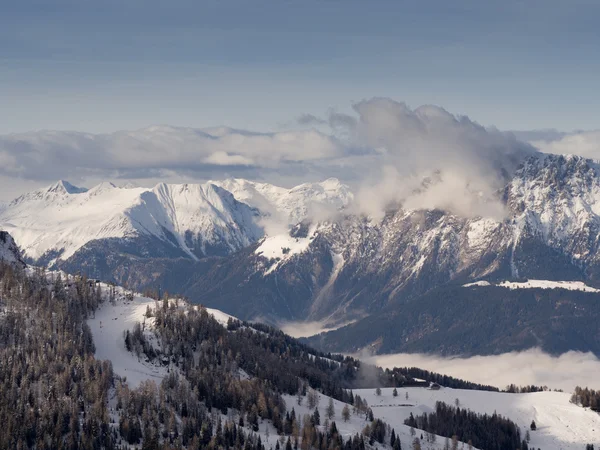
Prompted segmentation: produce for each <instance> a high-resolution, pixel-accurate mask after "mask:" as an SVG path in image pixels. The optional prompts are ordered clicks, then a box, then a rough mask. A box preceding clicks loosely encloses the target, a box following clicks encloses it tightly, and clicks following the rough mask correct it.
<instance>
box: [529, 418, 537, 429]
mask: <svg viewBox="0 0 600 450" xmlns="http://www.w3.org/2000/svg"><path fill="white" fill-rule="evenodd" d="M529 428H531V431H535V430H537V425H536V424H535V420H532V421H531V425H530V426H529Z"/></svg>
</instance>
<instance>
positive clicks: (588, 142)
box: [531, 130, 600, 160]
mask: <svg viewBox="0 0 600 450" xmlns="http://www.w3.org/2000/svg"><path fill="white" fill-rule="evenodd" d="M536 137H537V136H536ZM531 143H532V144H533V145H534V146H536V147H537V148H539V149H540V150H541V151H542V152H544V153H556V154H575V155H580V156H584V157H586V158H591V159H596V160H598V159H600V130H596V131H579V132H575V133H569V134H563V135H555V136H544V137H543V138H541V139H539V138H538V139H533V140H532V141H531Z"/></svg>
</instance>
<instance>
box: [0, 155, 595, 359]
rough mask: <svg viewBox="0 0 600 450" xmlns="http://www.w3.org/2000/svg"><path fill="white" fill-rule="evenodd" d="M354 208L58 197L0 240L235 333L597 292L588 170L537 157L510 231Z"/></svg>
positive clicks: (286, 198)
mask: <svg viewBox="0 0 600 450" xmlns="http://www.w3.org/2000/svg"><path fill="white" fill-rule="evenodd" d="M439 176H440V177H443V176H444V175H443V172H442V173H440V175H439ZM429 186H430V185H429V184H424V185H423V188H422V189H428V187H429ZM352 201H353V194H352V192H351V191H350V189H349V188H348V187H347V186H344V185H343V184H341V183H340V182H339V181H337V180H333V179H330V180H326V181H324V182H322V183H313V184H303V185H300V186H297V187H294V188H291V189H286V188H281V187H277V186H273V185H270V184H266V183H258V182H253V181H247V180H240V179H234V180H225V181H213V182H208V183H205V184H202V185H165V184H159V185H157V186H156V187H154V188H153V189H146V188H133V187H132V188H128V189H126V188H118V187H115V186H113V185H110V184H101V185H99V186H96V187H95V188H93V189H90V190H88V191H83V190H81V189H78V188H75V187H73V186H71V185H68V184H66V183H58V184H57V185H54V186H52V187H50V188H47V189H44V190H40V191H36V192H33V193H30V194H26V195H24V196H22V197H20V198H19V199H17V200H15V201H13V202H12V203H10V204H9V205H7V207H6V208H5V209H4V210H2V211H1V212H0V226H2V227H3V228H5V229H7V230H9V231H10V232H11V233H12V234H13V235H14V236H15V239H16V241H17V243H18V244H19V245H20V246H22V247H23V249H24V251H25V255H26V256H27V257H28V258H30V259H32V260H35V261H38V262H44V261H54V262H55V263H56V265H57V266H59V267H62V268H64V269H65V270H68V271H70V272H76V271H78V270H82V271H84V272H87V273H88V274H89V275H91V276H93V277H96V278H105V279H109V280H111V281H115V282H118V283H121V284H123V283H127V284H128V285H129V286H131V287H135V288H138V289H144V288H148V287H150V288H153V289H156V288H158V287H159V286H160V287H161V288H164V289H167V290H169V291H171V292H178V293H181V294H184V295H186V296H187V297H188V298H190V299H191V300H192V301H195V302H200V303H203V304H205V305H208V306H214V307H217V308H219V309H222V310H224V311H226V312H227V313H231V314H233V315H235V316H237V317H240V318H241V319H253V318H257V317H261V318H266V319H268V320H270V321H273V322H276V321H278V320H288V321H289V320H291V321H296V320H310V321H324V322H326V325H327V326H331V325H336V324H340V323H344V322H348V321H349V320H358V322H357V323H356V324H355V325H353V326H352V327H358V328H354V329H361V328H360V327H365V325H361V324H360V321H361V319H363V318H368V317H370V316H373V317H376V316H377V315H378V314H385V313H386V311H395V310H398V308H399V307H400V306H401V305H406V304H409V303H410V302H412V301H420V300H419V299H421V298H422V296H423V295H425V294H427V293H429V292H432V291H434V290H436V289H439V288H443V287H444V286H462V285H464V284H467V283H472V282H477V281H480V280H486V281H488V282H491V283H500V282H503V281H506V280H509V281H513V282H514V281H523V280H522V279H524V278H531V279H536V280H550V281H581V282H585V283H586V284H587V285H588V286H590V287H591V288H597V287H599V286H600V259H599V258H600V256H599V245H600V166H599V165H598V164H597V163H596V162H594V161H591V160H587V159H584V158H581V157H575V156H558V155H544V154H537V155H534V156H531V157H530V158H528V159H527V160H525V161H524V163H523V164H522V166H521V167H520V168H519V169H518V170H517V171H516V172H515V173H514V174H513V175H511V176H510V177H509V178H508V181H507V183H506V185H505V187H504V188H503V189H501V190H500V191H499V192H498V194H497V199H496V201H497V202H499V203H500V204H501V205H502V208H504V210H505V215H504V217H464V216H460V215H458V214H455V213H452V212H449V211H443V210H439V209H415V208H411V209H409V208H403V207H402V206H401V205H400V206H399V207H396V208H390V209H389V210H388V212H387V213H386V215H385V216H384V217H383V218H382V219H379V218H376V219H375V218H371V217H368V216H364V215H358V214H353V213H351V211H356V209H355V208H352V207H349V206H351V204H352ZM332 212H335V213H336V214H332ZM504 291H506V292H509V293H508V294H506V295H513V294H510V290H508V289H504ZM515 292H516V291H515ZM514 295H517V294H514ZM514 295H513V296H514ZM590 295H597V294H596V293H595V292H590ZM442 297H443V296H439V295H438V296H437V297H435V298H437V299H438V300H435V301H434V300H431V299H429V300H428V302H429V303H430V304H431V305H434V304H436V302H437V305H438V306H439V301H440V300H439V298H442ZM432 307H433V306H432ZM365 320H366V319H365ZM369 326H371V325H369ZM344 339H346V338H344ZM565 339H568V338H565ZM560 345H561V348H563V344H562V343H561V344H560ZM586 345H587V344H586ZM586 345H584V346H583V347H585V348H590V346H589V345H587V347H586ZM595 345H596V344H594V346H592V347H593V348H596V347H595ZM327 348H334V349H335V345H329V344H327ZM457 348H458V347H457ZM598 348H600V346H599V347H598ZM449 351H455V349H452V350H449ZM594 351H595V350H594Z"/></svg>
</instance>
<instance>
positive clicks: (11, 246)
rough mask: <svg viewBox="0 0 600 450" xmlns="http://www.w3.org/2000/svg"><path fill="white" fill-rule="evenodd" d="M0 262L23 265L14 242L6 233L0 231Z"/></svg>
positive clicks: (19, 252)
mask: <svg viewBox="0 0 600 450" xmlns="http://www.w3.org/2000/svg"><path fill="white" fill-rule="evenodd" d="M0 261H1V262H6V263H10V264H19V265H23V259H22V257H21V251H20V250H19V247H18V246H17V244H16V243H15V240H14V239H13V237H12V236H11V235H10V234H9V233H8V232H6V231H2V230H0Z"/></svg>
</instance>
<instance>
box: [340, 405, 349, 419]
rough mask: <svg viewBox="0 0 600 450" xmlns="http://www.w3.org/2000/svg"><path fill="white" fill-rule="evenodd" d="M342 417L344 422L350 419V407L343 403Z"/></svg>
mask: <svg viewBox="0 0 600 450" xmlns="http://www.w3.org/2000/svg"><path fill="white" fill-rule="evenodd" d="M342 419H344V422H348V421H349V420H350V408H348V405H344V408H343V409H342Z"/></svg>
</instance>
